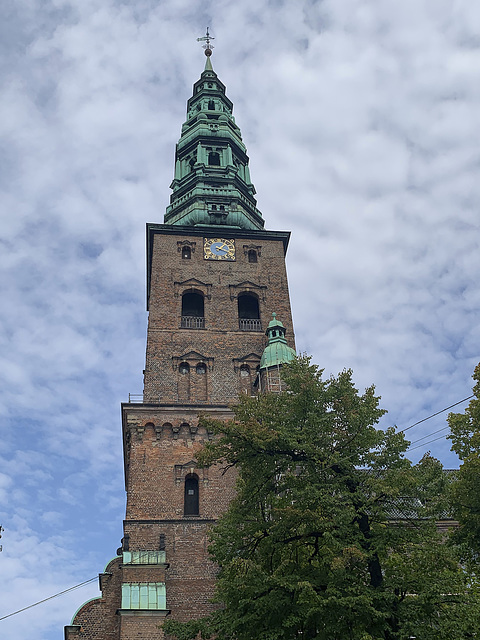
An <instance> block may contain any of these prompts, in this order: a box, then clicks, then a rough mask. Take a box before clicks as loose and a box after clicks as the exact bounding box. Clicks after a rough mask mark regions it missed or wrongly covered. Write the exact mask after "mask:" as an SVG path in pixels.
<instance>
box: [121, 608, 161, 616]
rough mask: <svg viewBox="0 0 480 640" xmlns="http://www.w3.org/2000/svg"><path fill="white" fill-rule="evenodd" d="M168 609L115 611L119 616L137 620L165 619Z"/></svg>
mask: <svg viewBox="0 0 480 640" xmlns="http://www.w3.org/2000/svg"><path fill="white" fill-rule="evenodd" d="M169 613H170V609H117V614H118V615H119V616H133V617H137V618H166V617H167V616H168V615H169Z"/></svg>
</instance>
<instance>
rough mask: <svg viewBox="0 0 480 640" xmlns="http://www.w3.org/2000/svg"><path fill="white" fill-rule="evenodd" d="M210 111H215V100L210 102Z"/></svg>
mask: <svg viewBox="0 0 480 640" xmlns="http://www.w3.org/2000/svg"><path fill="white" fill-rule="evenodd" d="M208 109H209V111H215V102H214V101H213V100H209V101H208Z"/></svg>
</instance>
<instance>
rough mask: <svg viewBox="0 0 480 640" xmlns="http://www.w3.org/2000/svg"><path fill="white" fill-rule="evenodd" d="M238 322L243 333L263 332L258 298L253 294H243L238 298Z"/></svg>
mask: <svg viewBox="0 0 480 640" xmlns="http://www.w3.org/2000/svg"><path fill="white" fill-rule="evenodd" d="M238 320H239V327H240V329H241V330H242V331H261V330H262V325H261V322H260V308H259V305H258V298H257V296H255V295H253V294H251V293H241V294H240V295H239V296H238Z"/></svg>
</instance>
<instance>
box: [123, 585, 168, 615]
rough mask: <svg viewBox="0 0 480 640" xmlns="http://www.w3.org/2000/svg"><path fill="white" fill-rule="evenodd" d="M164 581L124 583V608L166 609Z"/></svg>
mask: <svg viewBox="0 0 480 640" xmlns="http://www.w3.org/2000/svg"><path fill="white" fill-rule="evenodd" d="M166 608H167V596H166V590H165V583H164V582H127V583H124V584H122V609H150V610H157V611H158V610H165V609H166Z"/></svg>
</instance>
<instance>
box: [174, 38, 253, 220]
mask: <svg viewBox="0 0 480 640" xmlns="http://www.w3.org/2000/svg"><path fill="white" fill-rule="evenodd" d="M211 39H213V38H212V36H210V35H209V33H208V29H207V35H206V36H205V37H204V38H198V40H200V41H205V44H204V45H203V46H204V49H205V55H206V56H207V60H206V63H205V70H204V71H203V73H202V75H201V76H200V80H198V82H196V83H195V84H194V85H193V96H192V97H191V98H190V99H189V100H188V102H187V119H186V121H185V123H184V125H183V126H182V134H181V137H180V140H179V141H178V144H177V147H176V154H175V177H174V179H173V182H172V184H171V185H170V188H171V189H172V195H171V196H170V205H169V206H168V207H167V211H166V213H165V218H164V220H165V223H167V224H177V225H183V226H223V227H233V228H237V229H238V228H240V229H262V228H263V226H264V221H263V218H262V214H261V213H260V211H259V210H258V209H257V207H256V204H257V201H256V199H255V197H254V195H255V187H254V186H253V184H252V182H251V180H250V172H249V169H248V161H249V160H248V156H247V150H246V148H245V145H244V144H243V142H242V136H241V133H240V129H239V128H238V127H237V125H236V124H235V119H234V117H233V115H232V111H233V104H232V102H231V101H230V100H229V99H228V98H227V96H226V94H225V85H224V84H222V82H221V81H220V80H219V79H218V76H217V74H216V73H215V71H214V70H213V67H212V63H211V60H210V56H211V55H212V48H213V45H212V44H211V43H210V40H211Z"/></svg>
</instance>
